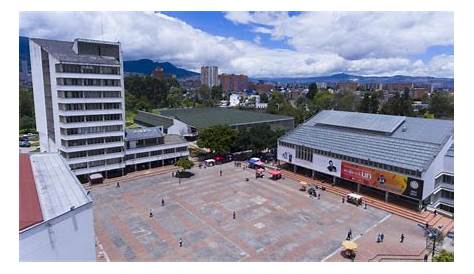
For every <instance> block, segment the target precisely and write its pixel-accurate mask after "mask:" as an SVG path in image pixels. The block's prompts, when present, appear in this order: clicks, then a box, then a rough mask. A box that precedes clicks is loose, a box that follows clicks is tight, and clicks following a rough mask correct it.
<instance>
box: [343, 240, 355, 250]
mask: <svg viewBox="0 0 474 274" xmlns="http://www.w3.org/2000/svg"><path fill="white" fill-rule="evenodd" d="M342 247H343V248H344V249H348V250H354V249H356V248H357V244H356V243H355V242H353V241H343V242H342Z"/></svg>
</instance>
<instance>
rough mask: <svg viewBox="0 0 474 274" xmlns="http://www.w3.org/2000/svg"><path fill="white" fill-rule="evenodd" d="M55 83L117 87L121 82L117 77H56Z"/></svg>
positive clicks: (61, 84) (60, 84)
mask: <svg viewBox="0 0 474 274" xmlns="http://www.w3.org/2000/svg"><path fill="white" fill-rule="evenodd" d="M56 83H57V85H59V86H100V87H118V86H120V83H121V82H120V80H119V79H84V78H57V79H56Z"/></svg>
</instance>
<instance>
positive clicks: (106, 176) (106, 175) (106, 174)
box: [105, 170, 109, 179]
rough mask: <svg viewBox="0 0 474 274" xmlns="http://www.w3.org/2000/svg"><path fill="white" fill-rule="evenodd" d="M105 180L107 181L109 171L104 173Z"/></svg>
mask: <svg viewBox="0 0 474 274" xmlns="http://www.w3.org/2000/svg"><path fill="white" fill-rule="evenodd" d="M105 179H109V171H108V170H106V171H105Z"/></svg>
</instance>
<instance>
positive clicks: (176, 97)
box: [166, 87, 183, 108]
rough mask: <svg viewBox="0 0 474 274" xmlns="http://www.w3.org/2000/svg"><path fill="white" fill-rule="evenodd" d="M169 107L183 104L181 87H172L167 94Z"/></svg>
mask: <svg viewBox="0 0 474 274" xmlns="http://www.w3.org/2000/svg"><path fill="white" fill-rule="evenodd" d="M166 101H167V102H168V107H170V108H176V107H180V106H182V105H183V90H182V89H181V88H179V87H171V88H170V90H169V92H168V96H166Z"/></svg>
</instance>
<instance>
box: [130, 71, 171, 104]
mask: <svg viewBox="0 0 474 274" xmlns="http://www.w3.org/2000/svg"><path fill="white" fill-rule="evenodd" d="M171 87H179V83H178V82H177V81H176V79H173V78H171V79H165V80H159V79H156V78H154V77H150V76H145V77H142V76H128V77H125V90H126V91H127V92H128V93H129V94H130V95H133V96H134V97H135V98H136V99H137V102H139V104H140V105H141V106H142V107H143V106H147V107H150V108H151V109H153V108H160V107H167V104H168V101H167V96H168V93H169V91H170V89H171Z"/></svg>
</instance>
